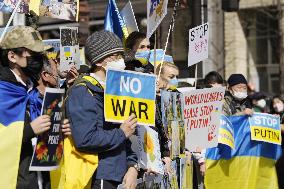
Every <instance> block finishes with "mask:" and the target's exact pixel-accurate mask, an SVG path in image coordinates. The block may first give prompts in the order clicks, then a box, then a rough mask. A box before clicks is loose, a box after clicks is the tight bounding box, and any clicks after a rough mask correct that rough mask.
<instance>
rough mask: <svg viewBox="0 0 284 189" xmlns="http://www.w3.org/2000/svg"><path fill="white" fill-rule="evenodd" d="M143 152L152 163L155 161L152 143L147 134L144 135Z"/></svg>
mask: <svg viewBox="0 0 284 189" xmlns="http://www.w3.org/2000/svg"><path fill="white" fill-rule="evenodd" d="M144 151H145V152H146V153H147V154H149V156H150V160H151V161H152V162H153V161H155V159H156V156H155V155H154V142H153V139H152V137H151V135H150V134H149V133H148V132H145V133H144Z"/></svg>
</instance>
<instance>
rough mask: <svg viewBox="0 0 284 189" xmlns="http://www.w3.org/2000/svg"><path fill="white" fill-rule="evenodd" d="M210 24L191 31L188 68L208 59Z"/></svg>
mask: <svg viewBox="0 0 284 189" xmlns="http://www.w3.org/2000/svg"><path fill="white" fill-rule="evenodd" d="M208 48H209V24H208V22H207V23H205V24H202V25H200V26H197V27H195V28H192V29H190V30H189V47H188V66H192V65H194V64H196V63H198V62H200V61H203V60H205V59H207V58H208Z"/></svg>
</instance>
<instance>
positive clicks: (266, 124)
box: [250, 113, 281, 145]
mask: <svg viewBox="0 0 284 189" xmlns="http://www.w3.org/2000/svg"><path fill="white" fill-rule="evenodd" d="M250 130H251V140H256V141H263V142H268V143H273V144H279V145H281V128H280V117H279V116H275V115H270V114H263V113H255V114H253V115H252V117H250Z"/></svg>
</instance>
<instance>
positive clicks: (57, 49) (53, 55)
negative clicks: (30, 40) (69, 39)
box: [43, 39, 60, 59]
mask: <svg viewBox="0 0 284 189" xmlns="http://www.w3.org/2000/svg"><path fill="white" fill-rule="evenodd" d="M43 43H44V44H45V45H50V46H52V47H53V49H52V51H48V52H47V57H48V59H56V57H57V55H58V54H59V52H60V39H48V40H43Z"/></svg>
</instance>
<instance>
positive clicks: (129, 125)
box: [120, 114, 137, 138]
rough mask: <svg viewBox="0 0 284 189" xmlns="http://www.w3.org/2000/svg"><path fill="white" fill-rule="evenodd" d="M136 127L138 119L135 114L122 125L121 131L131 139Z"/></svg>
mask: <svg viewBox="0 0 284 189" xmlns="http://www.w3.org/2000/svg"><path fill="white" fill-rule="evenodd" d="M136 126H137V118H136V116H135V115H134V114H132V115H131V116H129V118H128V119H127V120H125V121H124V122H123V123H122V124H121V125H120V129H121V130H122V131H123V132H124V134H125V136H126V138H129V137H131V135H133V133H134V132H135V128H136Z"/></svg>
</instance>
